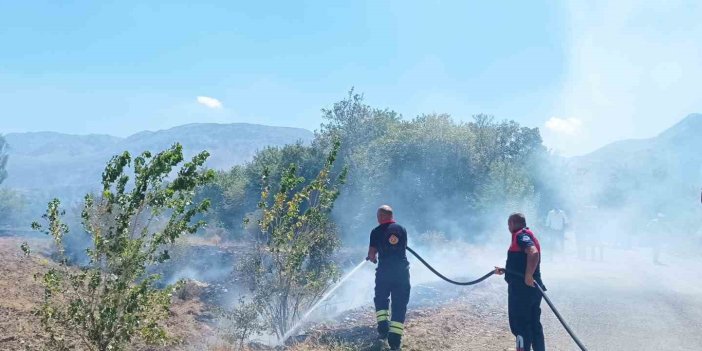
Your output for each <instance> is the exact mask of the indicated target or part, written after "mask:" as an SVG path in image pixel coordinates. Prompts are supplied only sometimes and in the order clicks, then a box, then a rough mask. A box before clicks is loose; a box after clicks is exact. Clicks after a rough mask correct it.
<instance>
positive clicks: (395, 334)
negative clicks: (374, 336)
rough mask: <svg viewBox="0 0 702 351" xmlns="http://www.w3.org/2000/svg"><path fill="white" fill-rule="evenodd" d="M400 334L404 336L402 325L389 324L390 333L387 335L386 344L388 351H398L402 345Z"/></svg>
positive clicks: (396, 323) (393, 322) (392, 322)
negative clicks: (388, 346) (388, 347)
mask: <svg viewBox="0 0 702 351" xmlns="http://www.w3.org/2000/svg"><path fill="white" fill-rule="evenodd" d="M402 334H404V325H403V324H402V323H400V322H395V321H391V322H390V333H389V334H388V344H389V345H390V350H399V349H400V345H401V344H402Z"/></svg>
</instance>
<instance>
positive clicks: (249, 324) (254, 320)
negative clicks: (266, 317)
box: [217, 298, 266, 350]
mask: <svg viewBox="0 0 702 351" xmlns="http://www.w3.org/2000/svg"><path fill="white" fill-rule="evenodd" d="M217 312H218V314H219V316H220V328H219V329H220V330H219V332H220V334H221V335H222V337H223V338H224V340H226V341H227V342H229V343H230V344H232V345H234V346H235V347H236V350H244V344H245V343H246V341H247V340H249V338H250V337H251V336H253V335H259V334H260V333H261V332H263V331H264V330H265V329H266V328H265V325H264V324H263V323H261V320H260V318H259V317H260V316H259V307H258V305H257V304H256V303H255V302H253V301H246V300H245V299H244V298H240V299H239V304H238V305H237V306H236V307H234V309H232V310H231V311H228V310H225V309H221V310H219V311H217Z"/></svg>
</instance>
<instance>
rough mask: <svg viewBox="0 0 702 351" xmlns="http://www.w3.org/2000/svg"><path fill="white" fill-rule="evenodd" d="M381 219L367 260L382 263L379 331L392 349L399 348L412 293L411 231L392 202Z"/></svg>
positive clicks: (377, 298)
mask: <svg viewBox="0 0 702 351" xmlns="http://www.w3.org/2000/svg"><path fill="white" fill-rule="evenodd" d="M377 218H378V224H379V225H378V226H377V227H375V229H373V231H371V234H370V245H369V247H368V257H366V259H367V260H369V261H371V262H373V263H377V264H378V267H377V268H376V270H375V298H374V302H375V315H376V318H377V321H378V334H379V338H380V339H381V340H383V339H387V340H388V344H389V346H390V349H391V350H399V349H400V345H401V343H402V334H403V332H404V323H405V314H406V313H407V303H408V302H409V295H410V275H409V261H408V260H407V254H406V250H407V231H406V230H405V228H403V227H402V226H401V225H399V224H397V223H395V220H394V218H393V213H392V208H391V207H390V206H388V205H383V206H380V208H378V211H377ZM391 300H392V308H390V307H391V305H390V301H391Z"/></svg>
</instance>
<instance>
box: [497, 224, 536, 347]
mask: <svg viewBox="0 0 702 351" xmlns="http://www.w3.org/2000/svg"><path fill="white" fill-rule="evenodd" d="M507 226H508V228H509V231H510V233H511V234H512V244H511V245H510V247H509V251H508V252H507V263H506V266H505V269H502V268H497V267H496V269H495V273H496V274H505V280H506V281H507V286H508V288H507V294H508V297H507V300H508V314H509V327H510V330H511V331H512V334H514V336H515V337H516V338H517V347H518V350H521V349H520V348H519V347H520V346H521V347H523V350H525V351H529V350H532V349H533V350H534V351H543V350H545V349H546V346H545V341H544V330H543V327H542V326H541V298H542V296H541V292H540V291H539V290H538V289H537V288H536V286H535V285H534V284H535V283H538V284H539V285H540V286H541V287H542V288H543V289H544V291H545V290H546V287H545V286H544V284H543V282H542V281H541V270H540V267H539V266H540V262H541V245H540V244H539V241H538V240H537V239H536V236H535V235H534V233H533V232H532V231H531V230H529V228H528V227H527V224H526V218H525V217H524V215H523V214H521V213H514V214H512V215H510V216H509V219H508V220H507Z"/></svg>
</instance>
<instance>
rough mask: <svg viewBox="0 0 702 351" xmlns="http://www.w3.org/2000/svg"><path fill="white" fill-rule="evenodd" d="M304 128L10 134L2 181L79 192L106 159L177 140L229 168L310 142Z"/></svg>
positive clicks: (190, 152)
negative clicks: (266, 151) (272, 148)
mask: <svg viewBox="0 0 702 351" xmlns="http://www.w3.org/2000/svg"><path fill="white" fill-rule="evenodd" d="M313 137H314V134H313V133H312V132H310V131H309V130H306V129H301V128H288V127H270V126H263V125H256V124H243V123H235V124H209V123H208V124H201V123H198V124H187V125H182V126H178V127H175V128H171V129H167V130H160V131H155V132H151V131H144V132H139V133H136V134H134V135H131V136H128V137H126V138H120V137H115V136H110V135H70V134H61V133H54V132H34V133H10V134H6V135H5V139H6V140H7V143H8V144H9V145H10V151H9V156H10V157H9V162H8V165H7V171H8V177H7V179H6V181H5V183H4V184H3V186H8V187H11V188H15V189H18V190H21V191H24V192H33V193H37V192H40V193H43V194H46V195H51V196H55V195H61V196H68V197H72V195H75V196H81V195H80V194H83V193H84V192H85V191H86V189H91V188H94V187H95V186H96V184H98V180H99V179H100V174H101V173H102V170H103V169H104V167H105V163H106V162H107V161H109V160H110V158H111V157H112V156H113V155H116V154H119V153H121V152H123V151H125V150H127V151H129V152H130V153H132V155H136V154H138V153H141V152H143V151H145V150H149V151H152V152H157V151H161V150H164V149H166V148H168V147H169V146H171V145H173V144H174V143H175V142H179V143H181V144H182V145H183V149H184V153H185V156H186V158H187V157H191V156H193V155H194V154H196V153H198V152H200V151H203V150H207V151H209V152H210V158H209V160H208V162H207V166H208V167H210V168H213V169H220V170H223V169H229V168H231V167H232V166H234V165H237V164H241V163H244V162H246V161H249V160H251V159H252V157H253V156H254V155H255V153H256V152H257V151H258V150H261V149H263V148H265V147H267V146H280V145H285V144H291V143H295V142H298V141H299V142H303V143H308V142H310V141H311V140H312V138H313Z"/></svg>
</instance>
